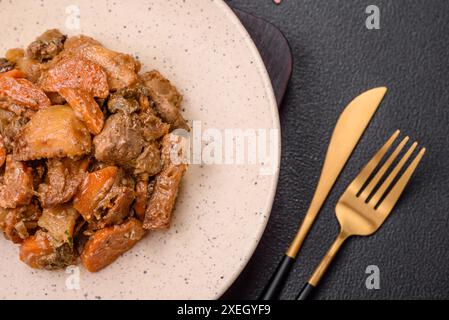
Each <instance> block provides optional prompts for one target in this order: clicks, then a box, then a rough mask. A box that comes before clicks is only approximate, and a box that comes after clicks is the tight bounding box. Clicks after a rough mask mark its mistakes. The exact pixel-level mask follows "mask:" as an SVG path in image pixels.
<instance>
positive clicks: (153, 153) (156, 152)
mask: <svg viewBox="0 0 449 320" xmlns="http://www.w3.org/2000/svg"><path fill="white" fill-rule="evenodd" d="M132 165H133V167H134V175H136V176H139V175H147V176H150V177H151V176H154V175H156V174H158V173H159V172H160V171H161V170H162V160H161V152H160V149H159V143H158V142H150V143H148V144H147V145H146V147H145V149H143V152H142V153H141V154H140V155H139V156H138V157H137V158H136V159H135V160H134V161H133V163H132Z"/></svg>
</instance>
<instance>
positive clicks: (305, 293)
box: [296, 283, 315, 300]
mask: <svg viewBox="0 0 449 320" xmlns="http://www.w3.org/2000/svg"><path fill="white" fill-rule="evenodd" d="M313 289H315V287H314V286H312V285H311V284H310V283H306V285H305V286H304V288H302V290H301V292H300V293H299V294H298V296H297V297H296V300H307V298H308V297H309V296H310V294H311V293H312V291H313Z"/></svg>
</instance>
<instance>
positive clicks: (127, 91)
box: [108, 85, 149, 114]
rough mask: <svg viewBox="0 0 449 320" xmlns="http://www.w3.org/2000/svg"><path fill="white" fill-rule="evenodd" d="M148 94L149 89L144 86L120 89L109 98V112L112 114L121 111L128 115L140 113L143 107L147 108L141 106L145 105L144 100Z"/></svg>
mask: <svg viewBox="0 0 449 320" xmlns="http://www.w3.org/2000/svg"><path fill="white" fill-rule="evenodd" d="M148 94H149V92H148V89H147V88H146V87H144V86H142V85H135V86H132V87H126V88H123V89H120V90H118V91H117V92H114V93H113V94H111V96H110V97H109V100H108V110H109V111H110V112H111V113H116V112H119V111H121V112H124V113H127V114H131V113H133V112H136V111H139V110H141V109H142V107H145V106H141V102H142V104H144V102H143V100H142V99H145V98H146V97H147V96H148ZM147 102H148V99H147ZM148 107H149V106H148Z"/></svg>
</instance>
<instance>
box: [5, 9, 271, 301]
mask: <svg viewBox="0 0 449 320" xmlns="http://www.w3.org/2000/svg"><path fill="white" fill-rule="evenodd" d="M78 18H79V20H78ZM0 21H1V26H2V33H1V40H0V56H1V55H3V54H4V52H5V51H6V49H7V48H11V47H18V46H25V45H27V44H28V43H30V42H31V41H32V40H33V39H34V38H35V37H36V36H38V35H39V34H40V33H42V32H43V31H45V30H46V29H49V28H59V29H61V30H62V31H63V32H65V33H67V34H68V35H75V34H78V33H84V34H87V35H90V36H92V37H94V38H96V39H97V40H99V41H101V42H102V43H103V44H104V45H105V46H107V47H109V48H111V49H114V50H117V51H121V52H127V53H130V54H133V55H136V56H138V57H139V59H140V61H141V62H142V65H143V70H144V71H146V70H149V69H152V68H156V69H159V70H160V71H161V72H162V73H163V74H165V75H166V76H167V77H168V78H169V79H170V80H172V82H173V83H174V84H175V85H176V86H177V87H178V88H179V90H180V91H181V92H182V94H183V95H184V97H185V101H184V105H183V107H184V109H185V117H186V118H187V119H189V120H195V121H200V122H201V133H202V134H205V133H209V134H210V135H213V136H214V135H215V136H217V135H218V137H219V136H220V135H221V136H222V137H224V136H225V135H226V134H225V129H243V130H247V132H250V133H251V132H255V133H256V136H257V137H258V138H261V137H262V136H263V134H264V131H263V130H268V129H274V131H273V132H275V133H276V132H277V133H279V119H278V113H277V108H276V103H275V99H274V95H273V91H272V88H271V84H270V81H269V78H268V75H267V72H266V69H265V67H264V65H263V63H262V61H261V59H260V56H259V54H258V52H257V50H256V48H255V46H254V44H253V42H252V40H251V39H250V37H249V35H248V34H247V32H246V30H245V29H244V28H243V26H242V25H241V24H240V22H239V20H238V19H237V18H236V17H235V15H234V14H233V13H232V11H231V10H230V9H229V8H228V7H227V5H226V4H225V3H224V2H222V1H221V0H215V1H214V0H184V1H182V0H164V1H160V0H153V1H148V0H136V1H118V0H117V1H114V0H109V1H108V0H96V1H91V0H58V1H56V0H54V1H28V0H9V1H8V0H1V1H0ZM78 22H79V23H78ZM77 26H79V27H80V28H81V29H78V30H77V29H76V28H77ZM197 124H198V123H197ZM196 129H198V126H197V127H196ZM207 129H215V130H209V131H207ZM248 130H249V131H248ZM194 132H197V133H198V132H199V131H194ZM198 136H199V135H198ZM279 139H280V137H279V134H275V135H274V138H273V141H272V142H273V143H274V149H273V150H271V151H272V153H271V154H272V160H273V162H272V163H271V165H272V166H273V170H272V171H271V172H270V171H266V170H262V169H263V168H262V164H261V163H262V160H261V159H262V158H260V157H257V159H256V161H253V162H251V161H250V160H251V159H247V158H248V157H245V159H241V161H240V163H239V162H236V161H235V159H233V158H232V157H230V158H229V159H228V162H229V164H204V163H203V164H202V165H199V164H192V165H190V167H189V171H188V173H187V175H186V177H185V180H184V182H183V185H182V189H181V192H180V195H179V198H178V202H177V208H176V210H175V212H174V220H173V224H172V227H171V229H170V230H168V231H161V232H153V233H151V234H148V236H147V237H146V238H145V239H143V240H142V241H141V242H140V243H138V244H137V245H136V246H135V247H134V248H133V249H132V250H131V251H129V252H127V253H126V254H125V255H124V256H122V257H120V258H119V259H118V260H117V261H116V262H115V263H113V264H112V265H110V266H109V267H107V268H106V269H104V270H103V271H101V272H98V273H95V274H92V273H89V272H87V271H86V270H85V269H84V268H82V267H81V268H80V269H79V270H78V271H77V270H73V269H69V270H66V271H59V272H55V271H53V272H51V271H42V270H32V269H30V268H29V267H28V266H26V265H25V264H23V263H21V262H20V261H19V259H18V247H17V246H16V245H13V244H12V243H10V242H8V241H6V240H5V239H4V237H3V235H0V298H1V299H3V298H11V299H23V298H25V299H27V298H28V299H41V298H44V299H45V298H47V299H100V298H102V299H214V298H218V297H219V296H220V295H221V294H222V293H223V292H224V291H225V290H226V289H227V288H228V287H229V286H230V285H231V284H232V282H233V281H234V280H235V278H236V277H237V276H238V274H239V273H240V272H241V270H242V269H243V267H244V266H245V264H246V263H247V261H248V259H249V258H250V257H251V255H252V253H253V251H254V249H255V247H256V245H257V243H258V241H259V239H260V237H261V235H262V232H263V230H264V228H265V225H266V222H267V220H268V217H269V214H270V210H271V205H272V202H273V198H274V194H275V189H276V184H277V177H278V163H279V162H278V161H279V154H280V152H279V151H280V141H279ZM229 141H231V143H232V142H235V141H233V140H232V139H231V140H229ZM261 141H262V140H261V139H259V140H258V142H259V143H258V145H257V151H258V152H259V153H260V150H261V148H260V145H261ZM204 145H205V143H203V146H204ZM244 146H245V144H244ZM209 150H210V149H209ZM231 150H234V151H235V153H237V148H234V149H233V148H231ZM248 150H251V149H250V148H249V149H248ZM268 151H270V150H268ZM268 151H267V152H268ZM215 152H218V153H219V151H218V149H216V151H215ZM214 155H215V156H217V154H216V153H214ZM249 158H251V156H250V157H249ZM203 160H204V159H203ZM254 162H255V163H254ZM266 166H267V163H266V161H265V163H264V167H266ZM70 272H71V273H72V274H70ZM78 274H79V282H77V275H78ZM77 284H79V287H78V285H77Z"/></svg>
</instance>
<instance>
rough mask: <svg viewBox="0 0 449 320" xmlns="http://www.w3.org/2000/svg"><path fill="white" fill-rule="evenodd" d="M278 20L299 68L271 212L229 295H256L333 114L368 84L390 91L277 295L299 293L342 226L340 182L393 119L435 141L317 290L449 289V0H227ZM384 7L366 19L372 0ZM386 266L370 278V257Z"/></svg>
mask: <svg viewBox="0 0 449 320" xmlns="http://www.w3.org/2000/svg"><path fill="white" fill-rule="evenodd" d="M227 2H228V3H229V4H230V5H232V6H234V7H236V8H240V9H243V10H245V11H247V12H249V13H253V14H255V15H258V16H261V17H262V18H264V19H266V20H268V21H270V22H273V23H274V24H275V25H277V26H278V27H279V28H280V29H281V30H282V31H283V32H284V34H285V35H286V37H287V38H288V39H289V41H290V45H291V47H292V49H293V54H294V58H295V65H294V70H293V77H292V80H291V83H290V86H289V89H288V91H287V94H286V96H285V99H284V105H283V107H282V108H281V111H280V116H281V124H282V139H283V150H282V164H281V166H282V167H281V172H280V178H279V185H278V191H277V195H276V199H275V202H274V205H273V210H272V214H271V217H270V221H269V223H268V226H267V229H266V232H265V234H264V236H263V238H262V239H261V242H260V244H259V246H258V248H257V250H256V252H255V254H254V256H253V258H252V259H251V261H250V262H249V264H248V265H247V268H246V269H245V271H244V272H243V273H242V274H241V276H240V277H239V279H238V280H237V281H236V283H234V285H233V286H232V287H231V288H230V289H229V290H228V292H227V293H226V294H225V295H224V296H223V298H227V299H238V298H239V299H255V298H256V297H257V296H258V295H259V294H260V292H261V291H262V289H263V287H264V285H265V283H266V281H267V280H268V279H269V277H270V275H271V274H272V272H273V271H274V268H275V267H276V265H277V263H278V261H279V259H280V258H281V257H282V254H283V252H284V251H285V249H286V247H287V246H288V243H289V242H290V241H291V239H292V237H293V235H294V233H295V231H296V229H297V226H298V223H299V221H300V219H302V218H303V217H304V213H305V211H306V209H307V207H308V205H309V202H310V199H311V197H312V194H313V192H314V189H315V185H316V182H317V180H318V177H319V173H320V168H321V165H322V162H323V159H324V154H325V151H326V148H327V143H328V141H329V138H330V135H331V133H332V130H333V126H334V124H335V122H336V120H337V118H338V115H339V114H340V112H341V111H342V110H343V108H344V107H345V106H346V104H347V103H348V102H349V101H350V100H351V99H352V98H353V97H355V96H356V95H358V94H359V93H361V92H362V91H364V90H366V89H369V88H372V87H376V86H380V85H386V86H387V87H388V88H389V92H388V94H387V96H386V98H385V100H384V102H383V103H382V105H381V107H380V108H379V110H378V112H377V114H376V115H375V117H374V119H373V121H372V123H371V125H370V126H369V128H368V130H367V131H366V133H365V135H364V136H363V138H362V140H361V142H360V144H359V146H358V147H357V149H356V151H355V153H354V155H353V156H352V158H351V160H350V161H349V163H348V165H347V166H346V168H345V170H344V171H343V173H342V175H341V177H340V179H339V180H338V182H337V184H336V186H335V188H334V190H333V192H332V193H331V195H330V197H329V199H328V201H327V202H326V204H325V206H324V207H323V210H322V212H321V214H320V215H319V217H318V219H317V220H316V223H315V225H314V227H313V229H312V230H311V233H310V234H309V237H308V238H307V240H306V243H305V245H304V247H303V249H302V250H301V252H300V254H299V257H298V261H297V262H296V265H295V267H294V269H293V271H292V273H291V275H290V277H289V280H288V283H287V285H286V287H285V288H284V291H283V293H282V295H281V297H282V298H284V299H294V298H295V296H296V294H297V293H298V291H299V290H300V289H301V288H302V287H303V285H304V284H305V282H306V280H307V278H308V277H309V275H310V274H311V272H312V270H313V269H314V267H315V266H316V265H317V264H318V262H319V261H320V259H321V257H322V256H323V255H324V253H325V251H326V250H327V248H328V246H329V245H330V244H331V242H332V240H333V238H334V237H335V236H336V234H337V231H338V223H337V220H336V218H335V213H334V207H335V203H336V202H337V200H338V198H339V196H340V194H341V193H342V192H343V191H344V189H345V187H346V186H347V184H348V183H349V182H350V181H351V180H352V178H353V177H354V176H355V174H356V173H357V172H358V171H359V169H360V168H361V167H362V166H363V164H364V163H366V161H367V160H369V158H370V157H371V156H372V155H373V154H374V152H375V151H376V149H377V148H378V147H379V146H380V145H381V144H382V143H383V142H384V141H385V140H386V138H387V137H388V136H389V135H390V134H391V133H392V132H393V131H394V130H395V129H397V128H400V129H401V130H403V132H404V133H406V134H408V135H410V136H411V137H412V138H414V139H418V140H419V142H420V143H421V144H423V145H425V146H426V147H427V148H428V153H427V155H426V156H425V158H424V160H423V162H422V164H421V165H420V167H419V169H418V171H417V172H416V174H415V176H414V178H413V180H412V183H411V184H410V185H409V187H408V188H407V189H406V192H405V194H404V195H403V196H402V198H401V200H400V201H399V203H398V205H397V207H396V209H395V211H394V212H393V213H392V215H391V217H390V218H389V219H388V220H387V222H386V223H385V224H384V226H383V227H382V228H381V229H380V230H379V231H378V232H377V233H376V234H375V235H373V236H371V237H366V238H353V239H350V240H349V241H348V242H347V244H346V245H345V246H344V247H343V248H342V251H341V252H340V254H339V255H338V256H337V258H336V260H335V261H334V263H333V265H332V266H331V269H330V271H329V272H328V274H327V276H326V277H325V278H324V279H323V281H322V283H321V284H320V286H319V287H318V288H317V289H316V290H315V293H314V295H313V298H315V299H418V298H449V253H448V251H449V189H448V183H449V174H448V173H449V170H448V166H449V17H448V15H449V1H444V0H432V1H426V0H413V1H411V0H395V1H392V0H390V1H389V0H376V1H374V2H373V1H358V0H357V1H356V0H339V1H337V0H333V1H328V0H284V1H283V3H282V4H281V5H279V6H278V5H275V4H274V3H273V2H271V1H269V0H258V1H254V0H228V1H227ZM371 2H373V3H374V4H376V5H377V6H378V7H379V8H380V10H381V29H380V30H367V29H366V27H365V19H366V17H367V14H365V8H366V7H367V6H368V5H370V4H373V3H371ZM369 265H376V266H378V267H379V269H380V290H368V289H367V288H366V286H365V280H366V278H367V277H368V274H366V273H365V270H366V268H367V266H369Z"/></svg>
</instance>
